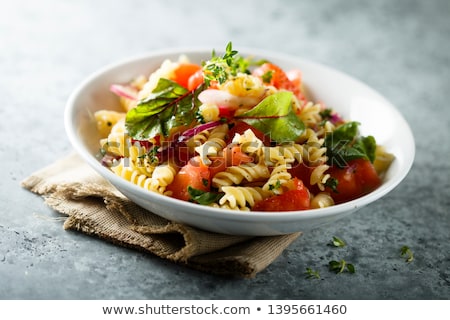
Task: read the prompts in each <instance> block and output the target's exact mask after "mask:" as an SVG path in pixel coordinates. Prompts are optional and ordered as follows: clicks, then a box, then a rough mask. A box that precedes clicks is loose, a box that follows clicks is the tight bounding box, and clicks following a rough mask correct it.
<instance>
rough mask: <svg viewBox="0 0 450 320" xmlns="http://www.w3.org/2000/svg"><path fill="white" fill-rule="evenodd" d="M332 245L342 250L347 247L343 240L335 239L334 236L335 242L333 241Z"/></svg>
mask: <svg viewBox="0 0 450 320" xmlns="http://www.w3.org/2000/svg"><path fill="white" fill-rule="evenodd" d="M330 244H331V245H332V246H333V247H337V248H342V247H345V246H346V245H347V244H346V243H345V241H344V240H342V239H341V238H338V237H335V236H333V240H331V242H330Z"/></svg>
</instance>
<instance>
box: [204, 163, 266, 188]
mask: <svg viewBox="0 0 450 320" xmlns="http://www.w3.org/2000/svg"><path fill="white" fill-rule="evenodd" d="M269 176H270V172H269V168H268V167H267V166H266V165H265V164H263V163H257V164H254V163H248V164H242V165H239V166H231V167H228V168H226V169H225V171H222V172H219V173H217V174H216V175H215V176H214V178H213V179H212V185H213V187H216V188H222V187H224V186H232V185H239V184H241V183H242V182H256V181H264V180H265V179H267V178H268V177H269Z"/></svg>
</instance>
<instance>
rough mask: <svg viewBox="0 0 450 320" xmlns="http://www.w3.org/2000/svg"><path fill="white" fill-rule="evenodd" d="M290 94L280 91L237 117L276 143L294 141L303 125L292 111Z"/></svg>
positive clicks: (301, 131)
mask: <svg viewBox="0 0 450 320" xmlns="http://www.w3.org/2000/svg"><path fill="white" fill-rule="evenodd" d="M292 95H293V94H292V92H289V91H280V92H277V93H275V94H272V95H270V96H268V97H267V98H265V99H264V100H263V101H261V102H260V103H259V104H258V105H256V106H255V107H254V108H252V109H250V110H249V111H247V112H245V113H243V114H241V115H239V116H237V117H236V118H239V119H241V120H243V121H244V122H246V123H247V124H249V125H251V126H253V127H255V128H256V129H258V130H259V131H261V132H263V133H264V134H265V135H268V136H270V138H271V139H272V140H273V141H276V142H277V143H283V142H291V141H296V140H297V139H298V137H299V136H300V135H301V134H302V133H303V131H304V130H305V125H304V123H303V122H302V121H301V120H300V119H299V118H298V117H297V115H296V114H295V113H294V111H293V109H292Z"/></svg>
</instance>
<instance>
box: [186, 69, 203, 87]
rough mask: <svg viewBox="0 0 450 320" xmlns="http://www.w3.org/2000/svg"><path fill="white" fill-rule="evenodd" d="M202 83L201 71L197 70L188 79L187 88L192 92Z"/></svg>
mask: <svg viewBox="0 0 450 320" xmlns="http://www.w3.org/2000/svg"><path fill="white" fill-rule="evenodd" d="M203 82H204V78H203V70H202V69H199V70H197V71H196V72H195V73H194V74H192V75H191V76H190V77H189V80H188V83H187V88H188V90H190V91H192V90H194V89H196V88H197V87H198V86H199V85H201V84H202V83H203Z"/></svg>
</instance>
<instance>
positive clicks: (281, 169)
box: [263, 162, 292, 194]
mask: <svg viewBox="0 0 450 320" xmlns="http://www.w3.org/2000/svg"><path fill="white" fill-rule="evenodd" d="M291 179H292V175H291V174H290V173H289V172H288V165H286V163H283V162H279V163H277V165H276V166H275V167H274V168H273V170H272V173H271V174H270V177H269V180H267V182H266V183H265V184H264V186H263V189H264V190H268V191H269V190H270V191H272V192H273V193H275V194H282V193H283V188H281V187H282V186H283V185H285V184H286V183H287V182H289V181H290V180H291Z"/></svg>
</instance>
